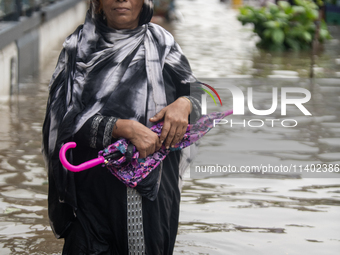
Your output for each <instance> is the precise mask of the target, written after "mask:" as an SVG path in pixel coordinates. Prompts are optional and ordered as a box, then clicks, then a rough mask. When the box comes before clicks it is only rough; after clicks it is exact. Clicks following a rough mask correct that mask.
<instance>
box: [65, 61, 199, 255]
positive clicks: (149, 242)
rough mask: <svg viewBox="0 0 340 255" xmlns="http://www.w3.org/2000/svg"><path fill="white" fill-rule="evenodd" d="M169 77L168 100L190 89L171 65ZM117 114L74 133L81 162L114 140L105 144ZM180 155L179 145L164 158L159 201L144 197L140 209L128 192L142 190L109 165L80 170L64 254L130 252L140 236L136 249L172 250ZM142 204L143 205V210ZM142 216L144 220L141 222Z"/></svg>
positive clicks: (76, 156)
mask: <svg viewBox="0 0 340 255" xmlns="http://www.w3.org/2000/svg"><path fill="white" fill-rule="evenodd" d="M163 77H164V81H165V89H166V99H167V102H168V104H170V103H172V102H173V101H175V100H176V99H177V98H178V97H180V96H189V95H190V86H183V84H180V82H179V81H176V80H174V79H173V78H172V75H171V69H170V68H169V67H168V66H167V65H165V67H164V69H163ZM197 93H198V94H199V93H200V92H197ZM188 98H189V99H190V100H191V102H192V103H193V106H194V111H193V112H192V115H197V116H198V115H199V111H198V109H199V107H197V105H198V103H197V100H196V99H195V98H194V97H191V96H189V97H188ZM103 113H104V112H103ZM119 117H120V118H123V116H119ZM98 119H100V122H98ZM115 120H116V117H112V116H104V115H101V114H99V115H95V116H93V117H92V118H90V119H89V120H88V121H87V122H86V123H85V125H84V126H83V127H82V128H81V129H80V130H79V131H78V133H77V134H76V135H75V137H74V140H75V141H76V142H77V144H78V146H77V148H76V149H74V150H73V162H74V164H75V165H78V164H80V163H82V162H84V161H87V160H90V159H93V158H96V157H97V155H98V151H99V150H101V149H103V148H104V147H105V146H107V145H108V144H105V143H107V141H108V137H107V136H108V134H109V140H110V143H111V142H112V141H111V132H112V128H113V126H114V123H115ZM107 130H109V131H110V132H107ZM93 134H95V136H93ZM180 157H181V153H180V152H179V151H175V152H171V153H170V154H169V155H168V156H167V157H166V158H165V160H164V161H163V165H162V169H161V170H160V169H158V171H154V172H153V173H152V174H157V173H159V172H160V175H161V178H160V185H159V190H158V193H157V197H156V198H155V199H154V200H153V201H152V200H150V199H148V198H146V197H142V198H141V207H139V209H138V206H136V207H137V208H130V209H128V207H129V206H130V207H131V206H132V207H134V204H133V201H132V203H131V201H130V202H129V201H128V200H129V198H128V196H130V199H131V197H132V198H133V194H132V195H131V192H132V193H134V194H135V195H136V196H138V194H136V191H134V190H132V189H130V188H127V187H126V186H125V185H124V184H123V183H121V182H120V181H119V180H118V179H117V178H116V177H115V176H113V175H112V174H111V173H110V171H109V170H107V169H106V168H103V167H101V166H97V167H95V168H92V169H89V170H86V171H83V172H80V173H76V174H74V183H75V191H76V203H77V209H76V211H75V212H74V213H75V215H76V217H75V218H74V220H73V223H72V224H71V225H70V227H69V228H68V230H67V232H66V233H65V234H64V238H65V245H64V249H63V254H64V255H66V254H67V255H77V254H96V255H97V254H107V255H109V254H119V255H124V254H129V243H128V240H129V238H130V242H136V243H135V247H134V249H136V250H138V251H141V253H139V254H143V253H144V254H157V255H160V254H172V253H173V249H174V244H175V240H176V234H177V228H178V218H179V203H180V190H179V187H178V180H179V169H178V168H179V161H180ZM150 176H151V175H150ZM148 178H149V177H148ZM148 178H146V179H148ZM146 181H147V180H146ZM129 194H130V195H129ZM129 203H130V205H129ZM134 209H135V211H134ZM129 210H130V211H129ZM138 210H141V212H140V215H139V214H138V213H139V212H138ZM129 213H130V216H131V217H130V216H128V215H129ZM129 217H130V219H129ZM138 218H139V220H140V221H141V222H142V226H139V224H140V222H138ZM135 227H136V229H134V228H135ZM129 231H130V233H129ZM138 231H142V233H138ZM129 234H130V237H129ZM134 235H137V236H134ZM140 238H142V239H140ZM143 246H144V247H143ZM143 251H144V252H143ZM130 254H131V247H130ZM136 254H138V253H136Z"/></svg>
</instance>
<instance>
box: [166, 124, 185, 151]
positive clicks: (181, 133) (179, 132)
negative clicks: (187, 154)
mask: <svg viewBox="0 0 340 255" xmlns="http://www.w3.org/2000/svg"><path fill="white" fill-rule="evenodd" d="M186 130H187V126H179V127H178V128H177V130H176V135H175V137H174V139H173V140H172V142H171V145H170V146H171V147H173V146H175V145H176V144H178V143H179V142H180V141H181V140H182V139H183V136H184V134H185V131H186Z"/></svg>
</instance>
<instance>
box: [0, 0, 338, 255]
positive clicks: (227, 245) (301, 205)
mask: <svg viewBox="0 0 340 255" xmlns="http://www.w3.org/2000/svg"><path fill="white" fill-rule="evenodd" d="M177 4H178V8H179V10H180V11H181V12H182V14H183V17H184V19H183V20H182V23H176V24H174V25H173V26H172V30H173V32H174V34H175V37H176V40H177V41H178V42H179V44H180V45H181V46H182V48H183V51H184V53H185V54H186V55H187V57H188V58H189V61H190V63H191V65H192V67H193V70H194V71H195V74H196V75H197V76H198V77H214V78H217V77H219V78H221V77H235V76H236V75H243V77H249V76H255V77H257V76H261V77H267V76H270V77H271V78H275V79H271V80H270V79H267V80H266V82H267V83H268V84H266V85H263V83H262V84H261V83H258V84H257V85H256V86H255V87H256V89H254V93H255V97H254V98H256V99H260V100H257V101H256V102H255V103H254V104H255V107H263V108H264V109H269V108H270V106H271V103H272V101H271V93H272V90H271V88H272V86H273V84H274V85H275V86H276V87H280V86H287V84H284V83H282V84H280V83H279V82H278V80H277V79H276V78H277V77H282V76H284V77H289V83H290V84H294V86H297V84H299V86H301V87H304V88H307V89H309V90H310V91H311V93H312V99H311V101H310V102H309V103H308V104H307V105H306V107H307V109H309V110H310V111H311V113H312V114H313V116H312V117H302V116H303V115H302V114H301V112H300V111H299V110H297V109H296V107H295V108H294V107H289V108H288V114H289V118H294V119H296V120H297V121H298V123H299V124H298V126H297V128H292V129H287V128H282V127H279V126H278V127H275V128H271V127H269V126H266V127H261V128H249V127H248V128H237V129H235V128H224V127H218V128H216V129H215V130H212V131H211V133H210V134H208V135H213V134H215V135H216V136H214V137H216V138H215V139H213V138H212V136H210V138H209V137H208V138H207V139H202V144H201V148H203V149H204V150H205V151H209V152H210V153H209V159H210V160H212V161H215V160H218V158H219V157H218V156H217V155H219V154H218V153H221V151H222V153H223V156H224V159H223V160H224V162H226V161H227V162H228V163H230V164H233V165H238V166H239V165H242V164H261V163H264V162H269V163H272V164H277V163H278V162H280V163H281V162H285V163H289V164H310V163H320V162H322V163H324V162H326V163H334V164H335V163H340V155H339V154H340V146H339V144H340V141H339V139H340V113H339V112H340V111H339V108H340V104H339V100H340V98H339V97H340V90H339V81H338V80H336V79H320V80H318V81H317V82H316V84H315V85H314V86H313V87H311V85H310V83H309V82H308V81H304V80H300V79H299V77H306V75H305V72H304V71H302V70H307V71H306V72H308V67H309V57H308V54H306V53H300V54H296V53H290V54H288V55H284V56H283V55H282V54H280V53H277V54H274V53H272V54H268V53H263V52H260V51H258V50H257V49H256V48H255V42H256V38H251V37H250V36H251V32H250V29H249V28H244V27H242V26H241V25H240V23H238V22H237V21H236V20H235V16H236V11H235V10H232V9H227V7H226V6H225V5H221V4H220V2H219V1H218V0H214V1H211V2H209V4H207V3H206V1H205V0H196V1H189V0H178V1H177ZM249 38H251V39H249ZM334 40H336V39H334ZM334 40H333V41H331V42H329V43H328V45H327V47H326V48H325V51H324V52H322V53H320V55H319V59H318V61H317V64H318V67H322V68H323V73H322V74H321V73H320V76H324V77H334V74H335V72H336V71H338V72H339V65H338V64H337V59H340V56H339V47H336V44H334V42H335V41H334ZM58 51H59V50H58V49H56V50H55V51H54V53H55V54H54V56H53V58H51V61H50V62H49V63H50V65H49V66H46V69H45V70H43V71H42V72H41V74H40V76H39V77H38V78H37V79H32V80H30V81H27V82H26V83H25V84H21V85H20V93H19V95H18V96H15V97H13V99H12V102H11V103H9V104H2V105H0V120H1V125H0V254H39V255H40V254H49V255H50V254H60V251H61V249H62V241H60V240H56V239H55V238H54V236H53V234H52V231H51V229H50V227H49V224H48V218H47V201H46V197H47V189H48V184H47V175H46V171H45V166H44V162H43V158H42V156H41V153H40V145H41V127H42V121H43V117H44V109H45V104H46V98H47V84H48V81H49V79H50V77H51V72H52V70H53V68H54V66H55V63H56V60H57V56H58ZM304 54H306V55H304ZM287 70H288V71H290V72H285V71H287ZM319 71H321V69H319ZM205 81H206V82H207V83H208V84H209V83H210V84H211V85H213V86H215V87H216V88H219V90H218V91H219V92H220V91H221V93H222V94H223V93H224V92H223V89H222V87H223V84H224V83H225V82H227V81H228V82H229V81H231V80H230V79H229V80H227V81H226V80H216V79H215V80H213V79H205ZM234 82H235V84H237V85H239V86H240V87H242V88H246V87H247V86H253V84H254V82H256V80H245V79H235V80H234ZM244 92H245V90H244ZM223 98H226V99H227V100H225V101H223V103H225V106H224V107H226V108H227V109H229V108H230V107H231V106H232V105H231V103H232V101H231V100H229V99H231V98H230V94H223ZM209 107H210V106H209ZM210 109H212V110H213V108H209V110H210ZM216 109H217V108H216ZM234 117H235V116H232V118H234ZM245 118H247V119H249V118H253V116H252V115H251V114H250V113H249V112H247V113H246V117H245ZM256 118H257V119H264V117H263V118H262V117H261V116H257V117H256ZM271 118H281V115H280V107H278V110H277V112H275V113H274V114H273V115H272V116H271ZM287 118H288V116H287ZM221 137H223V138H222V139H221ZM221 148H222V150H221ZM199 158H203V157H198V159H199ZM334 176H335V177H338V176H339V174H337V175H336V174H334ZM198 177H199V178H196V179H194V178H190V176H189V172H188V173H187V176H186V177H185V180H186V181H185V184H184V187H183V193H182V204H181V215H180V226H179V234H178V237H177V242H176V248H175V254H223V255H225V254H233V255H235V254H252V255H257V254H259V255H260V254H261V255H267V254H268V255H272V254H296V255H300V254H308V255H313V254H315V255H316V254H317V255H319V254H325V255H328V254H329V255H335V254H338V251H339V249H340V237H339V232H340V222H339V215H340V207H339V205H340V180H339V179H335V178H315V176H314V178H305V176H303V175H301V174H296V175H293V176H285V175H278V174H276V175H257V176H247V177H253V178H229V177H231V176H229V177H228V176H217V175H209V176H204V178H202V176H198Z"/></svg>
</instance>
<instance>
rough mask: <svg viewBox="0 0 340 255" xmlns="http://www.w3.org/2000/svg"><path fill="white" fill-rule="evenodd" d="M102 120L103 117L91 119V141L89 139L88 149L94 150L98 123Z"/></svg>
mask: <svg viewBox="0 0 340 255" xmlns="http://www.w3.org/2000/svg"><path fill="white" fill-rule="evenodd" d="M103 119H104V117H103V116H101V115H98V116H96V117H94V118H93V121H92V124H91V132H90V135H91V139H90V147H91V148H94V149H96V144H97V133H98V127H99V124H100V122H101V121H102V120H103Z"/></svg>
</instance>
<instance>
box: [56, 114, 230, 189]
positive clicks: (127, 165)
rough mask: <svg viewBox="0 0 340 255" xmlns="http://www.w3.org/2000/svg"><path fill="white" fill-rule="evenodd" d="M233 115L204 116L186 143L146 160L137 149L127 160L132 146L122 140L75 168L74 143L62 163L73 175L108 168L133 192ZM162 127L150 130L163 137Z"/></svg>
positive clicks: (62, 154) (62, 156)
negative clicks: (178, 152)
mask: <svg viewBox="0 0 340 255" xmlns="http://www.w3.org/2000/svg"><path fill="white" fill-rule="evenodd" d="M230 114H232V111H225V112H214V113H210V114H208V115H204V116H202V117H201V118H200V119H199V120H198V121H197V122H196V123H195V124H188V127H187V130H186V133H185V134H184V137H183V139H182V140H181V142H179V143H178V144H176V145H175V147H173V148H169V149H166V148H165V146H164V145H163V146H162V147H161V149H160V150H158V151H156V152H154V153H153V154H151V155H149V156H147V157H146V158H143V159H139V158H138V157H139V152H138V151H137V150H136V148H135V147H134V146H133V147H132V158H131V159H127V157H126V156H125V154H126V152H127V150H128V147H129V144H130V142H129V141H128V140H127V139H120V140H118V141H116V142H115V143H113V144H111V145H109V146H108V147H107V148H105V149H104V150H102V151H100V152H99V153H98V158H97V159H94V160H90V161H88V162H85V163H83V164H81V165H79V166H73V165H71V164H70V163H69V162H68V161H67V159H66V156H65V154H66V151H67V150H68V149H69V148H74V147H76V144H75V143H74V142H70V143H67V144H65V145H64V146H63V147H62V149H61V150H60V153H59V156H60V161H61V163H62V164H63V165H64V167H65V168H66V169H68V170H70V171H73V172H79V171H83V170H86V169H88V168H91V167H93V166H95V165H98V164H103V166H106V167H107V168H108V169H109V170H110V171H111V173H112V174H113V175H114V176H116V177H117V178H118V179H119V180H120V181H122V182H123V183H124V184H125V185H127V186H128V187H131V188H134V187H136V186H137V184H138V182H140V181H141V180H143V179H144V178H146V177H147V176H148V175H149V174H150V173H151V171H152V170H153V169H155V168H156V167H157V166H158V165H159V164H160V163H161V162H162V160H163V159H164V158H165V157H166V156H167V155H168V154H169V153H170V152H171V151H175V150H181V149H183V148H185V147H188V146H190V145H191V144H193V143H195V142H196V141H198V140H199V139H200V138H201V137H202V136H204V135H205V134H206V133H207V132H209V130H211V129H212V128H213V127H214V124H216V123H218V122H219V120H221V119H223V118H224V117H226V116H227V115H230ZM162 127H163V122H159V123H157V124H156V125H154V126H152V127H151V128H150V129H151V130H152V131H154V132H155V133H157V134H158V135H160V134H161V132H162ZM130 146H131V145H130ZM113 155H114V156H113ZM117 155H118V156H117Z"/></svg>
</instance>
